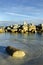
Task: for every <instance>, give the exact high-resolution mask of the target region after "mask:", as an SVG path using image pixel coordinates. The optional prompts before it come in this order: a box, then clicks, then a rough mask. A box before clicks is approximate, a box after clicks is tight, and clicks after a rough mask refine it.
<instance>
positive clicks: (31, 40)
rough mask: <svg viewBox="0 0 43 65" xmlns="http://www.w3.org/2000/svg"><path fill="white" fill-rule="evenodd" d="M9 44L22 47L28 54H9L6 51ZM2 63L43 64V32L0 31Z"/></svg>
mask: <svg viewBox="0 0 43 65" xmlns="http://www.w3.org/2000/svg"><path fill="white" fill-rule="evenodd" d="M9 45H10V46H13V47H16V48H18V49H22V50H23V51H24V52H25V53H26V56H25V57H23V58H21V59H17V58H13V57H11V56H9V55H8V54H7V53H6V51H5V48H6V46H9ZM0 65H43V34H17V33H16V34H14V33H13V34H11V33H0Z"/></svg>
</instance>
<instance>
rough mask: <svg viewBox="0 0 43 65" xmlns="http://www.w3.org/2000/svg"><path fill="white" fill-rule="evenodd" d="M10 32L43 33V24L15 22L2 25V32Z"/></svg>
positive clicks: (0, 30)
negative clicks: (20, 23)
mask: <svg viewBox="0 0 43 65" xmlns="http://www.w3.org/2000/svg"><path fill="white" fill-rule="evenodd" d="M3 32H10V33H29V32H31V33H36V32H37V33H42V32H43V24H39V25H34V24H27V23H26V22H24V24H23V25H19V24H15V25H10V26H6V27H0V33H3Z"/></svg>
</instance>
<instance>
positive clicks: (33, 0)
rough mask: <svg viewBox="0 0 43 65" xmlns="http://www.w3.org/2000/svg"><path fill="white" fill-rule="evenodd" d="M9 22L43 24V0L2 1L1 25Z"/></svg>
mask: <svg viewBox="0 0 43 65" xmlns="http://www.w3.org/2000/svg"><path fill="white" fill-rule="evenodd" d="M2 21H3V22H2ZM4 21H5V22H4ZM9 21H10V22H11V23H12V21H13V23H14V22H18V23H21V22H23V21H28V23H30V22H32V23H36V24H37V23H43V0H0V24H5V23H6V22H7V23H10V22H9Z"/></svg>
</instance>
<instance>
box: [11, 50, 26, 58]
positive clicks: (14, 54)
mask: <svg viewBox="0 0 43 65" xmlns="http://www.w3.org/2000/svg"><path fill="white" fill-rule="evenodd" d="M12 56H13V57H16V58H23V57H24V56H25V52H24V51H16V52H14V53H13V55H12Z"/></svg>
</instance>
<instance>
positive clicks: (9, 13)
mask: <svg viewBox="0 0 43 65" xmlns="http://www.w3.org/2000/svg"><path fill="white" fill-rule="evenodd" d="M6 14H8V15H13V16H14V15H15V16H21V17H28V18H29V16H28V15H23V14H18V13H11V12H6Z"/></svg>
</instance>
